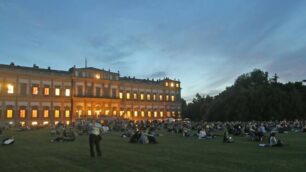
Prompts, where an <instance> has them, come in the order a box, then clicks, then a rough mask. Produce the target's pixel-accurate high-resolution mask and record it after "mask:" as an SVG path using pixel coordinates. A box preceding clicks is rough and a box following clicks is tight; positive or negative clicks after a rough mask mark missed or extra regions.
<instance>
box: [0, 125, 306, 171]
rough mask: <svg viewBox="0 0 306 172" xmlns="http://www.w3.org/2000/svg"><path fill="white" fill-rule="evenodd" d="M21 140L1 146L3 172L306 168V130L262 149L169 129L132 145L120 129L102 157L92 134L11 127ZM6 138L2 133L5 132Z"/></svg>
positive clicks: (108, 140) (238, 140)
mask: <svg viewBox="0 0 306 172" xmlns="http://www.w3.org/2000/svg"><path fill="white" fill-rule="evenodd" d="M8 134H9V135H14V136H15V138H16V143H15V144H14V145H12V146H0V172H6V171H9V172H15V171H18V172H26V171H29V172H35V171H37V172H45V171H52V172H57V171H71V172H79V171H103V172H106V171H113V172H117V171H118V172H119V171H120V172H125V171H131V172H135V171H141V172H146V171H150V172H158V171H165V172H172V171H173V172H179V171H182V172H193V171H208V172H209V171H222V172H223V171H233V172H237V171H247V172H252V171H254V172H255V171H256V172H258V171H260V172H265V171H275V172H280V171H293V172H298V171H303V172H305V171H306V134H302V133H292V134H283V135H279V137H280V138H281V139H282V140H285V141H286V142H287V143H288V144H289V146H286V147H283V148H262V147H258V146H257V143H255V142H250V141H248V140H247V139H246V138H243V137H235V143H234V144H223V143H222V142H221V137H220V138H216V139H215V140H206V141H204V140H197V139H196V138H183V137H182V136H180V135H174V134H169V133H164V136H161V137H159V138H158V141H159V144H157V145H136V144H129V143H128V140H127V139H123V138H120V137H119V135H120V133H111V134H107V135H105V136H104V138H103V140H102V142H101V147H102V152H103V155H102V158H93V159H92V158H90V157H89V150H88V141H87V139H88V138H87V136H79V137H77V140H76V141H75V142H71V143H50V142H49V141H50V139H51V138H52V137H51V136H50V135H49V134H48V131H47V130H37V131H27V132H12V131H11V132H6V133H5V134H4V135H8ZM1 138H3V136H2V137H1Z"/></svg>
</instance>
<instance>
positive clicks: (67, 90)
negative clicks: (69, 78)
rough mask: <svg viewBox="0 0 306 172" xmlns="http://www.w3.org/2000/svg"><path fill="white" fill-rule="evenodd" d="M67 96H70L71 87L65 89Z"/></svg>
mask: <svg viewBox="0 0 306 172" xmlns="http://www.w3.org/2000/svg"><path fill="white" fill-rule="evenodd" d="M65 96H67V97H69V96H70V89H69V88H66V89H65Z"/></svg>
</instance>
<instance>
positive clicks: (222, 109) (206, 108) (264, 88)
mask: <svg viewBox="0 0 306 172" xmlns="http://www.w3.org/2000/svg"><path fill="white" fill-rule="evenodd" d="M305 105H306V86H303V84H302V82H294V83H292V82H289V83H286V84H283V83H280V82H278V76H277V75H276V74H275V75H274V76H273V77H272V78H269V75H268V73H267V72H263V71H261V70H258V69H255V70H253V71H252V72H250V73H246V74H243V75H241V76H239V77H238V78H237V79H236V81H235V83H234V85H232V86H230V87H227V88H226V89H225V90H224V91H223V92H221V93H220V94H219V95H217V96H214V97H211V96H201V95H200V94H196V96H195V98H194V99H193V101H192V102H190V103H188V104H186V103H185V106H184V107H182V109H183V116H184V117H188V118H191V119H192V120H196V121H197V120H208V121H217V120H218V121H236V120H239V121H247V120H282V119H297V118H298V119H305V118H306V106H305Z"/></svg>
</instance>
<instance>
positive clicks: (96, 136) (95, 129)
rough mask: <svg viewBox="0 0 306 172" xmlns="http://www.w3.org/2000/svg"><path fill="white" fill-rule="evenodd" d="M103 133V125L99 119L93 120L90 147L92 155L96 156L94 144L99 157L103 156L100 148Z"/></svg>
mask: <svg viewBox="0 0 306 172" xmlns="http://www.w3.org/2000/svg"><path fill="white" fill-rule="evenodd" d="M101 133H102V125H101V124H100V123H99V122H98V121H94V120H93V121H92V123H91V124H90V132H89V147H90V156H91V157H95V151H94V146H95V147H96V151H97V155H98V157H100V156H101V150H100V140H101V139H102V137H101Z"/></svg>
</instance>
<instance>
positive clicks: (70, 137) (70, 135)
mask: <svg viewBox="0 0 306 172" xmlns="http://www.w3.org/2000/svg"><path fill="white" fill-rule="evenodd" d="M73 141H75V133H74V132H73V131H71V130H70V131H68V132H67V131H66V130H64V131H63V132H62V134H60V135H59V136H58V137H56V138H54V139H52V140H51V142H73Z"/></svg>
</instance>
